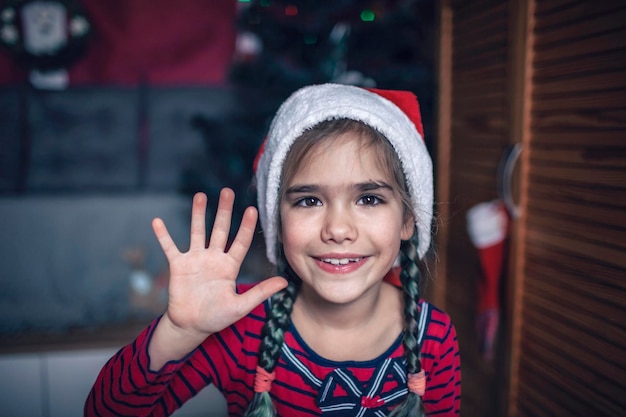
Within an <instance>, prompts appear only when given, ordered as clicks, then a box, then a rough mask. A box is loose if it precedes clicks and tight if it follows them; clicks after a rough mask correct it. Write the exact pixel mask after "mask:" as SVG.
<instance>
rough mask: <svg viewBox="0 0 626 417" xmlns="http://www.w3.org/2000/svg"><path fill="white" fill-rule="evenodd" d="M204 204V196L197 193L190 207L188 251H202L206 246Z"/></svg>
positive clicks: (205, 198) (205, 202)
mask: <svg viewBox="0 0 626 417" xmlns="http://www.w3.org/2000/svg"><path fill="white" fill-rule="evenodd" d="M206 204H207V196H206V194H204V193H197V194H196V195H194V196H193V201H192V205H191V231H190V237H189V249H191V248H202V249H204V247H205V245H206V223H205V219H206Z"/></svg>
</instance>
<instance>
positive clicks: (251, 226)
mask: <svg viewBox="0 0 626 417" xmlns="http://www.w3.org/2000/svg"><path fill="white" fill-rule="evenodd" d="M258 217H259V216H258V212H257V210H256V208H254V207H248V208H247V209H246V211H244V213H243V217H242V219H241V224H240V226H239V230H238V231H237V236H235V240H234V241H233V243H232V245H231V246H230V249H229V250H228V254H229V255H230V256H232V258H233V259H235V261H237V262H239V263H242V262H243V260H244V258H245V257H246V254H247V253H248V250H249V249H250V244H251V243H252V239H253V238H254V232H255V231H256V222H257V219H258Z"/></svg>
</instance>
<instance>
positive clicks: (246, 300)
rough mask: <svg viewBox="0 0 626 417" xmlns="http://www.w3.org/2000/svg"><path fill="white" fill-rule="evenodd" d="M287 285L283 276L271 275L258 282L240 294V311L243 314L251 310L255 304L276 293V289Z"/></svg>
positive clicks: (278, 289)
mask: <svg viewBox="0 0 626 417" xmlns="http://www.w3.org/2000/svg"><path fill="white" fill-rule="evenodd" d="M286 286H287V280H286V279H285V278H283V277H278V276H276V277H272V278H268V279H266V280H263V281H261V282H259V283H258V284H257V285H255V286H254V287H252V288H250V289H249V290H248V291H246V292H245V293H243V294H241V295H240V296H241V297H242V304H241V306H242V309H244V311H242V312H241V313H242V314H243V315H246V314H248V313H249V312H251V311H252V310H253V309H254V308H255V307H256V306H258V305H259V304H261V303H262V302H264V301H265V300H267V299H268V298H270V297H271V296H272V295H274V294H276V293H277V292H278V291H280V290H282V289H284V288H285V287H286Z"/></svg>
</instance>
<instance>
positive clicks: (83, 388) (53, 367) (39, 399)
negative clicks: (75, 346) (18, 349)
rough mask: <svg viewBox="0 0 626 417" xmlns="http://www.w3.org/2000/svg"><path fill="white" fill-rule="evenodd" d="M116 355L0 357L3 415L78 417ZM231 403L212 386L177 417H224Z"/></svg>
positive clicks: (93, 352) (0, 411)
mask: <svg viewBox="0 0 626 417" xmlns="http://www.w3.org/2000/svg"><path fill="white" fill-rule="evenodd" d="M116 350H117V349H93V350H91V349H90V350H68V351H61V352H55V351H50V352H39V353H28V354H10V355H0V375H2V378H1V379H0V414H1V415H3V416H10V417H79V416H82V415H83V406H84V403H85V399H86V398H87V394H88V393H89V390H90V389H91V386H92V385H93V382H94V381H95V378H96V376H97V375H98V372H99V371H100V368H101V367H102V366H103V365H104V363H105V362H106V361H107V360H108V359H109V358H110V357H111V356H112V355H113V354H114V353H115V352H116ZM224 415H226V402H225V400H224V399H223V398H222V397H221V394H220V393H219V392H218V391H217V390H216V389H215V388H214V387H213V386H209V387H207V388H205V389H204V390H203V391H201V392H200V393H199V394H198V395H197V396H196V397H194V398H193V399H192V400H190V401H188V402H187V403H186V404H185V405H184V406H183V407H182V408H181V409H180V410H178V411H177V412H176V413H175V414H174V416H175V417H200V416H203V417H222V416H224Z"/></svg>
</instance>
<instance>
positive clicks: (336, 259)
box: [322, 258, 361, 265]
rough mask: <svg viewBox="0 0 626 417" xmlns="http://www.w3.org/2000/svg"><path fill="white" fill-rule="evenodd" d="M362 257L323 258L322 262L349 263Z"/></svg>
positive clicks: (333, 263)
mask: <svg viewBox="0 0 626 417" xmlns="http://www.w3.org/2000/svg"><path fill="white" fill-rule="evenodd" d="M360 259H361V258H340V259H338V258H326V259H322V262H326V263H328V264H332V265H347V264H348V263H349V262H358V261H359V260H360Z"/></svg>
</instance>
